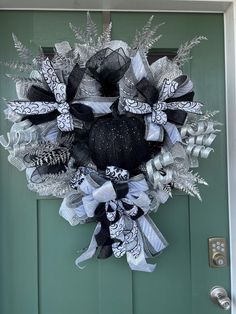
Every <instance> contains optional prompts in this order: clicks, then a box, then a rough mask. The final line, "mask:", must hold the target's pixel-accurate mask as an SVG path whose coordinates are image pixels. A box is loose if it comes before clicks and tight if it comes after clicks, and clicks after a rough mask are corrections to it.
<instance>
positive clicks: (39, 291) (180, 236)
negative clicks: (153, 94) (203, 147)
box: [0, 11, 230, 314]
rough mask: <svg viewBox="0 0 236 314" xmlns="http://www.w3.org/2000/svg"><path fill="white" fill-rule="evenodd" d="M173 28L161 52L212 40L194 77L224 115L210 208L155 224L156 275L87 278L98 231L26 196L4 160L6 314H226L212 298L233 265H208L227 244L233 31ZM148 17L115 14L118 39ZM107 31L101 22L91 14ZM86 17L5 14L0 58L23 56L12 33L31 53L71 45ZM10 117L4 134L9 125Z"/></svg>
mask: <svg viewBox="0 0 236 314" xmlns="http://www.w3.org/2000/svg"><path fill="white" fill-rule="evenodd" d="M155 16H156V22H157V23H160V22H166V24H165V25H164V26H162V28H161V30H160V32H161V33H162V34H163V37H162V38H161V40H160V41H159V43H158V48H163V49H167V50H169V49H170V48H171V49H174V48H178V47H179V45H180V44H181V43H182V42H185V41H187V40H189V39H191V38H193V37H194V36H196V35H204V36H206V37H207V38H208V41H206V42H204V43H202V44H201V45H199V46H198V47H197V48H196V49H195V50H194V51H193V59H192V60H191V62H190V63H189V64H188V65H186V69H185V70H186V72H187V73H189V74H190V75H191V78H192V80H193V82H194V84H195V92H196V96H195V98H196V99H199V100H201V101H202V102H203V103H205V104H206V106H207V110H209V111H212V110H220V114H219V116H218V117H217V118H218V120H220V121H221V122H222V123H223V124H224V125H223V127H222V132H221V133H220V135H219V136H218V137H217V139H216V141H215V144H214V148H215V153H214V154H212V155H210V157H209V158H208V160H207V161H204V160H203V161H202V162H201V165H200V168H199V173H200V175H202V176H203V177H204V178H205V179H206V180H207V182H208V183H209V186H208V187H204V188H202V189H201V195H202V198H203V202H199V201H198V200H197V199H193V198H190V197H188V196H186V195H185V194H182V193H175V194H174V197H173V199H172V200H170V201H168V203H167V204H166V205H162V206H161V207H160V208H159V210H158V212H157V213H156V214H154V215H152V218H153V220H154V221H155V223H156V224H157V226H158V228H159V229H160V230H161V232H162V233H163V234H164V236H165V237H166V239H167V241H168V242H169V244H170V245H169V247H168V248H167V249H166V250H165V251H164V252H163V253H162V254H161V256H159V257H158V258H157V263H158V267H157V268H156V270H155V271H154V272H153V273H142V272H132V271H131V270H130V269H129V267H128V265H127V263H126V261H125V259H114V258H109V259H107V260H105V261H104V260H98V259H96V258H94V259H92V260H89V261H88V262H87V266H86V268H85V269H83V270H79V269H78V268H76V266H75V265H74V260H75V259H76V257H77V256H78V255H79V252H78V251H79V250H80V249H82V248H84V247H86V246H87V245H88V243H89V241H90V238H91V234H92V232H93V229H94V225H93V224H86V225H80V226H76V227H71V226H70V225H69V224H68V223H67V222H66V221H65V220H63V219H62V218H61V217H60V216H59V214H58V209H59V206H60V200H58V199H53V198H50V199H49V198H43V197H38V196H37V195H36V194H34V193H32V192H30V191H28V190H27V187H26V179H25V177H24V175H23V174H22V173H19V172H18V171H17V170H16V169H15V168H13V167H12V166H11V165H9V164H8V162H7V153H6V152H5V151H3V149H2V150H1V152H0V154H1V155H0V156H1V176H0V178H1V179H0V180H1V185H0V204H1V207H0V250H1V251H0V253H1V262H0V313H1V314H67V313H68V314H77V313H81V314H108V313H109V314H154V313H159V314H172V313H175V314H200V313H201V314H217V313H221V311H222V310H221V309H220V308H219V307H218V306H217V305H215V304H213V303H212V302H211V300H210V298H209V290H210V289H211V288H212V287H213V286H215V285H220V286H223V287H224V288H226V289H227V290H228V291H229V290H230V286H229V285H230V274H229V266H227V267H225V268H218V269H217V268H210V267H209V266H208V245H207V244H208V242H207V240H208V238H209V237H214V236H221V237H224V238H226V240H227V243H228V209H227V175H226V173H227V172H226V134H225V90H224V37H223V34H224V30H223V15H222V14H182V13H175V14H173V13H158V14H155ZM149 17H150V14H149V13H118V12H116V13H112V14H111V19H112V22H113V31H112V37H113V39H122V40H125V41H127V42H130V41H131V40H132V38H133V36H134V34H135V30H136V29H138V28H139V29H140V28H141V27H142V26H143V25H144V23H145V22H146V21H147V19H148V18H149ZM92 18H93V19H94V21H95V22H96V23H97V24H98V25H99V27H100V29H102V13H100V12H96V13H95V12H94V13H92ZM85 19H86V14H85V13H84V12H30V11H28V12H14V11H12V12H4V11H2V12H0V26H1V27H0V38H1V45H0V59H1V60H11V59H14V58H15V57H16V55H15V50H14V49H13V45H12V40H11V33H12V32H14V33H16V35H17V36H18V37H19V38H20V39H21V41H23V42H25V43H28V42H31V45H32V47H34V49H36V47H37V46H39V45H41V46H45V47H50V46H52V45H53V44H54V43H55V42H59V41H63V40H69V41H71V42H73V40H74V38H73V34H72V33H71V31H70V29H69V27H68V24H69V22H71V23H72V24H74V25H83V24H84V23H85ZM0 69H1V72H0V73H1V76H0V95H1V97H5V98H8V99H14V97H15V87H14V83H12V82H11V81H9V80H8V79H7V78H6V77H5V76H4V73H6V72H7V69H6V68H5V67H3V66H1V68H0ZM3 104H4V102H2V106H1V108H2V110H1V134H6V132H7V130H8V129H9V124H8V122H6V121H5V120H4V118H3V109H4V106H3Z"/></svg>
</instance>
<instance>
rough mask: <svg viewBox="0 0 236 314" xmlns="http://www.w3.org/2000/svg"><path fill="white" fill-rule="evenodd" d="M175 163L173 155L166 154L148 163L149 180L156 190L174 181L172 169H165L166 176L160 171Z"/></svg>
mask: <svg viewBox="0 0 236 314" xmlns="http://www.w3.org/2000/svg"><path fill="white" fill-rule="evenodd" d="M173 162H174V158H173V156H172V155H171V153H169V152H166V153H163V154H160V155H157V156H156V157H154V158H153V159H151V160H149V161H148V162H147V163H146V171H147V176H148V180H149V181H150V182H151V183H152V185H153V187H154V189H155V188H157V187H158V186H159V185H165V184H168V183H170V182H171V181H172V175H173V172H172V170H171V169H165V174H162V173H161V172H160V170H161V169H162V168H163V167H166V166H168V165H170V164H172V163H173Z"/></svg>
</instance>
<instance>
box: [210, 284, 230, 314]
mask: <svg viewBox="0 0 236 314" xmlns="http://www.w3.org/2000/svg"><path fill="white" fill-rule="evenodd" d="M210 297H211V299H212V301H213V302H214V303H216V304H218V305H219V306H220V307H221V308H222V309H223V310H226V311H227V310H229V309H230V308H231V300H230V298H229V297H228V294H227V291H226V290H225V289H224V288H222V287H219V286H215V287H213V288H212V289H211V291H210Z"/></svg>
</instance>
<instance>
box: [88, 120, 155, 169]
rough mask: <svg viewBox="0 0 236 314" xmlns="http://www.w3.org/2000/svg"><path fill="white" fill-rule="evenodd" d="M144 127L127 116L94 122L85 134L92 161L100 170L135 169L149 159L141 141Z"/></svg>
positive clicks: (140, 122)
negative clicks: (110, 167)
mask: <svg viewBox="0 0 236 314" xmlns="http://www.w3.org/2000/svg"><path fill="white" fill-rule="evenodd" d="M144 135H145V125H144V123H143V122H142V121H141V120H139V119H137V118H135V117H127V116H118V117H106V118H100V119H98V120H97V121H96V122H95V123H94V124H93V126H92V128H91V131H90V134H89V149H90V152H91V156H92V160H93V162H94V163H95V164H96V165H97V167H98V168H99V169H101V170H104V169H105V168H106V167H107V166H117V167H120V168H123V169H126V170H132V169H135V168H137V167H138V166H139V165H140V164H141V163H142V162H143V161H147V160H148V159H149V150H150V149H149V146H148V143H147V142H146V141H145V139H144Z"/></svg>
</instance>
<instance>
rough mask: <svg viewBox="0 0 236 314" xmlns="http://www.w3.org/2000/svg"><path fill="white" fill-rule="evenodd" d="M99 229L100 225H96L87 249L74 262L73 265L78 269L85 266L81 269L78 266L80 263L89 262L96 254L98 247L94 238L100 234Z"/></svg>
mask: <svg viewBox="0 0 236 314" xmlns="http://www.w3.org/2000/svg"><path fill="white" fill-rule="evenodd" d="M100 229H101V224H100V223H98V224H97V226H96V228H95V230H94V232H93V235H92V239H91V242H90V244H89V247H88V249H87V250H86V251H85V252H84V253H83V254H81V255H80V256H79V257H78V258H77V259H76V260H75V265H76V266H77V267H79V268H80V269H83V268H84V267H85V266H83V267H82V266H80V263H82V262H85V261H87V260H89V259H90V258H92V257H93V256H94V254H95V253H96V249H97V247H98V245H97V241H96V238H95V236H96V235H97V234H98V233H99V232H100Z"/></svg>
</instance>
